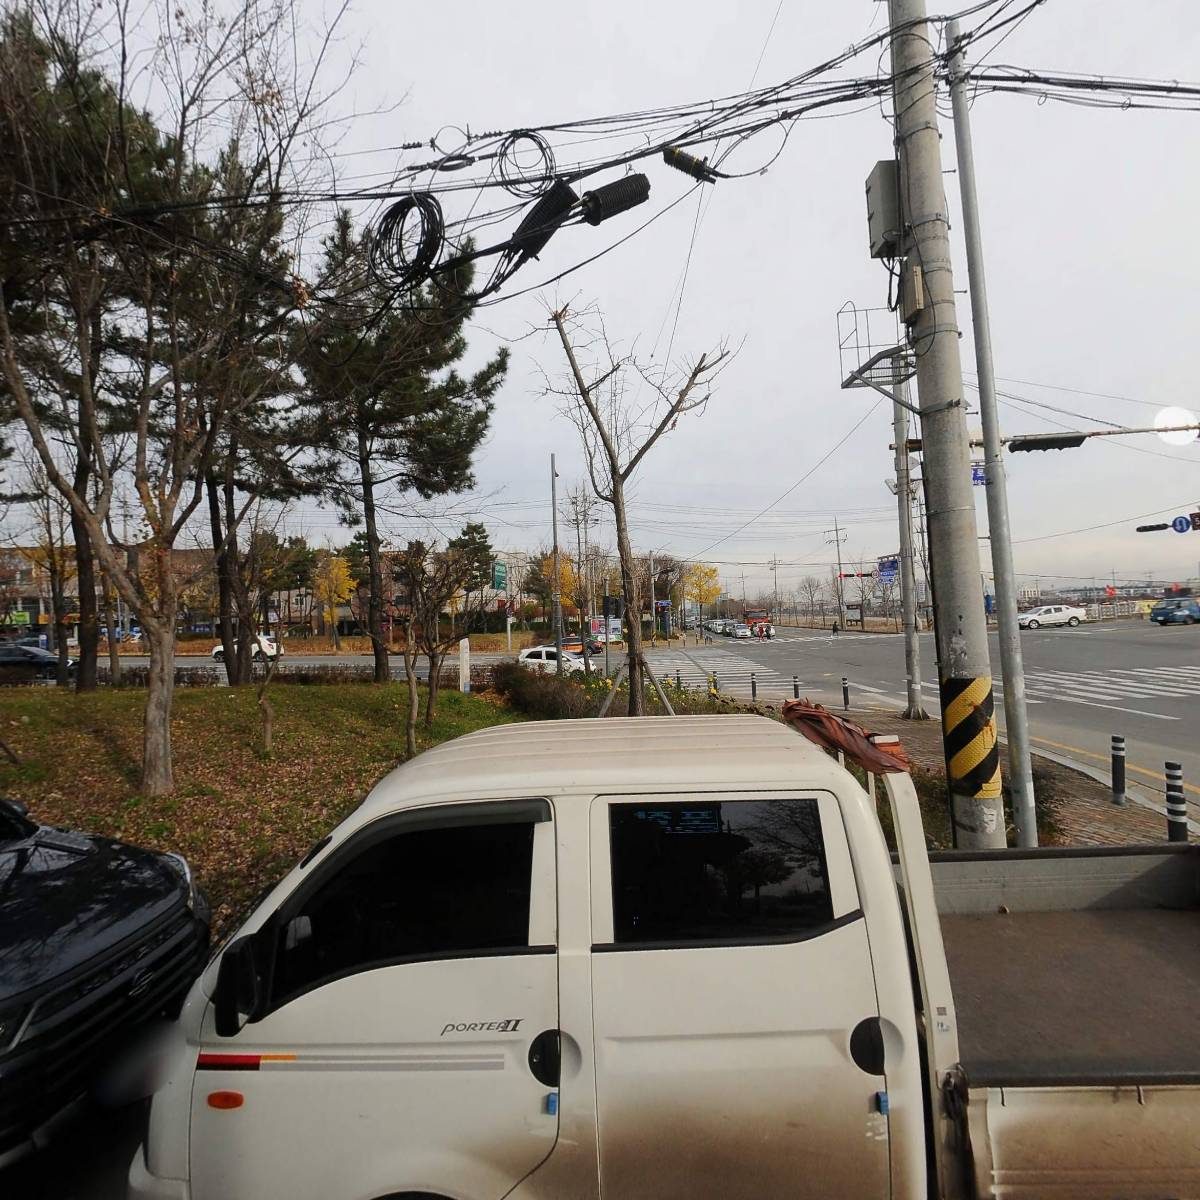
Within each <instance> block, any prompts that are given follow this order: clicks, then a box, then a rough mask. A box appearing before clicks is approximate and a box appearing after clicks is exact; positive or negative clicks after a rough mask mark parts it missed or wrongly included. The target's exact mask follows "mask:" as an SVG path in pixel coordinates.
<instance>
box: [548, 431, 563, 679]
mask: <svg viewBox="0 0 1200 1200" xmlns="http://www.w3.org/2000/svg"><path fill="white" fill-rule="evenodd" d="M550 514H551V521H552V523H553V529H554V584H553V588H552V590H551V592H550V596H551V599H552V600H553V602H554V648H555V649H556V650H557V651H558V653H557V654H556V655H555V658H557V659H558V662H557V664H556V667H557V670H558V674H559V675H561V674H562V673H563V648H562V642H563V630H562V575H561V573H560V571H559V565H558V472H557V471H556V470H555V469H554V455H553V454H552V455H550Z"/></svg>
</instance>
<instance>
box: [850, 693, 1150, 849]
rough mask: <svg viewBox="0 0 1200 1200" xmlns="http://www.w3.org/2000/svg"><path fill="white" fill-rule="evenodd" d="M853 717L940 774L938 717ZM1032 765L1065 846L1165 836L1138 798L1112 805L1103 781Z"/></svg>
mask: <svg viewBox="0 0 1200 1200" xmlns="http://www.w3.org/2000/svg"><path fill="white" fill-rule="evenodd" d="M849 715H850V717H851V718H852V719H854V720H855V721H858V722H859V724H861V725H863V726H865V727H866V728H867V729H869V730H870V731H871V732H872V733H893V734H895V735H896V736H897V737H899V738H900V742H901V744H902V745H903V746H904V748H905V750H906V751H907V752H908V756H909V759H910V760H911V761H912V762H913V763H914V764H916V765H918V766H921V767H924V768H925V769H926V770H931V771H937V772H939V773H941V772H942V771H943V770H944V767H943V759H942V741H941V728H940V725H939V723H938V721H937V720H936V719H935V720H931V721H906V720H904V718H903V717H901V716H900V714H899V713H897V712H896V711H895V710H894V709H880V708H872V709H865V708H863V709H854V708H851V710H850V714H849ZM1034 770H1035V773H1036V774H1037V776H1038V779H1039V781H1041V780H1045V781H1046V782H1047V783H1048V784H1049V785H1050V786H1051V787H1052V788H1053V790H1054V791H1055V793H1056V794H1057V796H1058V797H1059V807H1058V811H1057V821H1058V824H1059V827H1060V829H1061V836H1060V838H1059V844H1060V845H1064V846H1128V845H1131V844H1144V843H1151V842H1165V841H1166V840H1167V823H1166V818H1165V817H1164V816H1163V815H1162V814H1161V813H1158V812H1154V811H1152V810H1150V809H1147V808H1144V807H1142V806H1141V805H1139V804H1137V803H1136V802H1134V801H1130V802H1129V803H1128V804H1127V805H1125V806H1123V807H1121V806H1118V805H1115V804H1113V802H1112V800H1111V799H1110V794H1109V790H1108V788H1107V787H1105V786H1104V785H1103V784H1102V783H1099V782H1098V781H1097V780H1095V779H1093V778H1092V777H1091V776H1090V775H1085V774H1083V773H1082V772H1081V771H1076V770H1074V769H1073V768H1071V767H1067V766H1064V765H1063V764H1061V763H1058V762H1054V761H1053V760H1052V759H1048V758H1042V757H1041V756H1040V755H1037V754H1035V755H1034Z"/></svg>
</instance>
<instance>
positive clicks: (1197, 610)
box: [1150, 596, 1200, 625]
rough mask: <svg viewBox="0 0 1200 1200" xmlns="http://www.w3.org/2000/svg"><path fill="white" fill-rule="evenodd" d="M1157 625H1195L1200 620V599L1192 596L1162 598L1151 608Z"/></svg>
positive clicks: (1152, 617)
mask: <svg viewBox="0 0 1200 1200" xmlns="http://www.w3.org/2000/svg"><path fill="white" fill-rule="evenodd" d="M1150 620H1151V621H1153V622H1154V624H1155V625H1195V624H1196V623H1197V622H1198V621H1200V600H1195V599H1193V598H1192V597H1191V596H1182V597H1179V598H1178V599H1171V600H1160V601H1159V602H1158V603H1157V604H1156V605H1155V606H1154V607H1153V608H1152V609H1151V610H1150Z"/></svg>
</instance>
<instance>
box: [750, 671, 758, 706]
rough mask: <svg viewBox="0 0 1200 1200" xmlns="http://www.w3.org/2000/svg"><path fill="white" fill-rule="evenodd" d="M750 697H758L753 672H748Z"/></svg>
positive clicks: (755, 698) (752, 698)
mask: <svg viewBox="0 0 1200 1200" xmlns="http://www.w3.org/2000/svg"><path fill="white" fill-rule="evenodd" d="M750 699H751V700H757V699H758V680H757V679H756V678H755V676H754V672H753V671H751V672H750Z"/></svg>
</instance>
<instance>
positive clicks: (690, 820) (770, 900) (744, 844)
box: [609, 800, 833, 945]
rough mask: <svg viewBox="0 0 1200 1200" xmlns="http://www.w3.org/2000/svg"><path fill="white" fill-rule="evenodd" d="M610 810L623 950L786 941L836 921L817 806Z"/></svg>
mask: <svg viewBox="0 0 1200 1200" xmlns="http://www.w3.org/2000/svg"><path fill="white" fill-rule="evenodd" d="M609 811H610V817H609V823H610V832H611V837H612V874H613V931H614V938H615V940H616V941H617V942H618V943H623V942H629V943H637V942H666V943H670V944H688V943H695V944H697V945H708V944H712V943H714V942H721V941H725V940H744V939H750V940H753V939H755V938H762V939H764V940H786V939H788V938H791V937H802V936H804V935H805V934H807V933H808V932H809V931H811V930H812V929H814V928H816V927H818V926H821V925H824V924H826V923H827V922H829V921H831V920H832V919H833V903H832V901H831V899H830V895H829V881H828V870H827V868H826V864H825V847H824V843H823V841H822V839H821V818H820V813H819V811H818V808H817V802H816V800H751V801H731V802H726V803H719V802H718V803H691V802H686V801H684V802H679V803H669V804H648V805H626V804H614V805H613V806H612V807H611V809H610V810H609Z"/></svg>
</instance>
